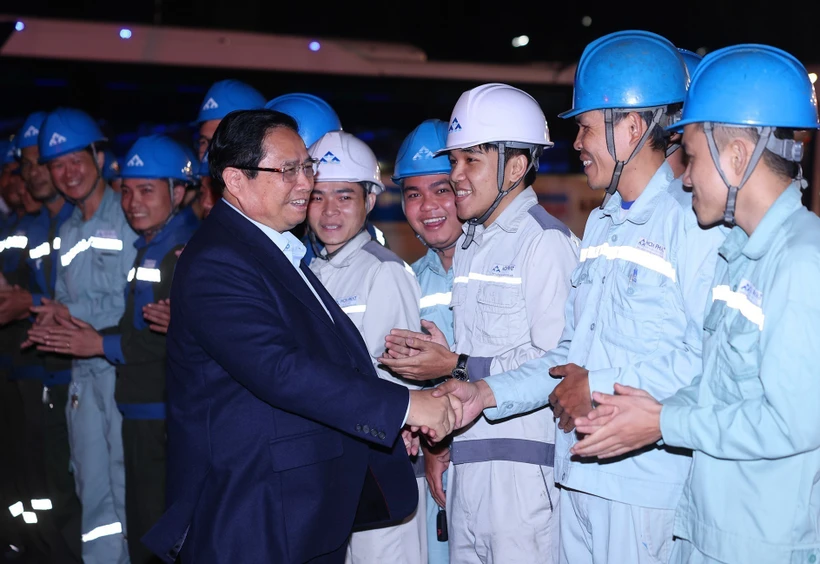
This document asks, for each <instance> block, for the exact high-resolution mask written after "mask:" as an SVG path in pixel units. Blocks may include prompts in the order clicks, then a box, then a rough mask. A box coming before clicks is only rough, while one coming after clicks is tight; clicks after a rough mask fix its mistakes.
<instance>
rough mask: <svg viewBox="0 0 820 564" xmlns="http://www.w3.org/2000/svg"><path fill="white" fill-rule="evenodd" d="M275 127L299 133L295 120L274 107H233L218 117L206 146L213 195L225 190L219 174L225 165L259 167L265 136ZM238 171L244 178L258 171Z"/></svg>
mask: <svg viewBox="0 0 820 564" xmlns="http://www.w3.org/2000/svg"><path fill="white" fill-rule="evenodd" d="M278 127H285V128H287V129H291V130H293V132H294V133H298V132H299V126H298V125H297V124H296V120H294V119H293V118H292V117H290V116H289V115H287V114H283V113H282V112H277V111H274V110H264V109H263V110H236V111H233V112H231V113H229V114H228V115H226V116H225V117H224V118H222V121H221V122H220V123H219V126H218V127H217V128H216V131H215V132H214V137H213V139H211V144H210V147H209V148H208V168H209V170H210V173H211V178H212V179H213V189H214V191H215V192H216V193H217V194H219V195H222V193H223V192H224V191H225V182H224V181H223V180H222V173H223V172H224V170H225V169H226V168H228V167H231V166H232V167H236V168H238V169H240V170H242V167H246V166H250V167H254V166H259V163H260V162H262V159H264V158H265V147H264V143H265V137H267V135H268V133H269V132H270V131H271V130H273V129H276V128H278ZM242 172H243V173H244V174H245V176H247V177H248V178H256V175H257V174H258V172H257V171H255V170H242Z"/></svg>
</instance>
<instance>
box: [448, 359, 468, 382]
mask: <svg viewBox="0 0 820 564" xmlns="http://www.w3.org/2000/svg"><path fill="white" fill-rule="evenodd" d="M469 358H470V357H469V355H466V354H460V355H458V362H456V367H455V368H453V371H452V372H451V373H450V374H451V375H452V376H453V378H455V379H456V380H461V381H462V382H469V381H470V378H469V377H468V376H467V359H469Z"/></svg>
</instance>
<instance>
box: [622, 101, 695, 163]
mask: <svg viewBox="0 0 820 564" xmlns="http://www.w3.org/2000/svg"><path fill="white" fill-rule="evenodd" d="M681 105H682V104H671V105H669V106H667V108H666V115H668V116H671V115H674V114H675V112H677V111H678V110H679V109H680V108H681ZM631 113H632V112H631V111H629V110H626V109H624V110H616V111H615V112H614V115H613V119H612V125H613V127H614V126H616V125H618V124H619V123H621V122H622V121H623V119H624V118H625V117H626V116H628V115H629V114H631ZM635 113H637V114H638V115H639V116H641V119H642V120H643V121H644V123H646V125H647V126H648V125H649V124H650V123H652V116H653V114H654V112H653V111H652V110H647V111H642V112H641V111H636V112H635ZM665 126H666V120H664V119H663V118H661V121H660V122H659V123H657V124H656V125H655V127H654V128H652V131H651V132H650V133H649V137H647V139H646V144H647V145H649V147H650V148H652V149H654V150H655V151H666V147H667V146H668V145H669V138H670V137H671V136H672V134H671V133H669V132H668V131H665V130H664V127H665ZM619 156H620V155H619Z"/></svg>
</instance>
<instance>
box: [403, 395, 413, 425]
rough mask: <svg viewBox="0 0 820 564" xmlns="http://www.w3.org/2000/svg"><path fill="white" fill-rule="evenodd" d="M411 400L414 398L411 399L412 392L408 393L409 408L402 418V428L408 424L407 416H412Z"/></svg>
mask: <svg viewBox="0 0 820 564" xmlns="http://www.w3.org/2000/svg"><path fill="white" fill-rule="evenodd" d="M411 401H413V400H411V399H410V394H407V409H406V410H404V419H402V420H401V428H402V429H403V428H404V426H405V425H406V424H407V418H408V417H410V402H411Z"/></svg>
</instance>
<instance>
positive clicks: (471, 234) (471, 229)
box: [461, 142, 538, 249]
mask: <svg viewBox="0 0 820 564" xmlns="http://www.w3.org/2000/svg"><path fill="white" fill-rule="evenodd" d="M496 146H497V147H498V169H497V172H496V178H497V182H498V194H496V196H495V200H493V203H492V204H491V205H490V207H489V208H487V211H485V212H484V213H483V214H481V217H474V218H472V219H468V220H467V234H466V237H465V239H464V243H463V244H462V245H461V248H462V249H467V248H469V247H470V245H471V244H472V243H473V240H474V238H475V228H476V226H477V225H481V224H483V223H484V222H485V221H487V220H488V219H489V218H490V216H491V215H493V212H494V211H495V209H496V208H497V207H498V205H499V204H500V203H501V200H502V199H503V198H504V196H506V195H507V194H509V193H510V192H512V191H513V190H515V189H516V188H518V186H519V185H520V184H521V182H523V180H524V178H526V177H527V173H529V171H530V169H531V168H535V170H538V158H537V157H536V156H535V148H534V147H530V164H529V166H527V170H525V171H524V174H522V175H521V178H519V179H518V180H516V181H515V182H513V184H512V186H510V187H509V188H507V189H506V190H504V169H505V168H506V166H507V155H506V154H505V153H504V151H505V149H506V148H507V144H506V143H505V142H501V143H497V144H496Z"/></svg>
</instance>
